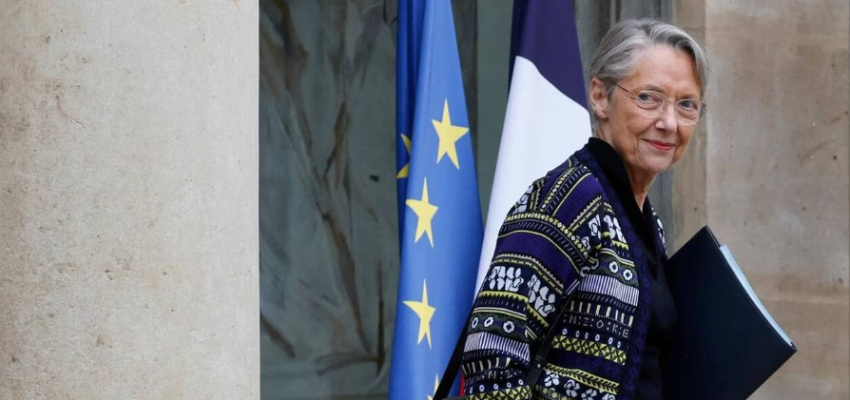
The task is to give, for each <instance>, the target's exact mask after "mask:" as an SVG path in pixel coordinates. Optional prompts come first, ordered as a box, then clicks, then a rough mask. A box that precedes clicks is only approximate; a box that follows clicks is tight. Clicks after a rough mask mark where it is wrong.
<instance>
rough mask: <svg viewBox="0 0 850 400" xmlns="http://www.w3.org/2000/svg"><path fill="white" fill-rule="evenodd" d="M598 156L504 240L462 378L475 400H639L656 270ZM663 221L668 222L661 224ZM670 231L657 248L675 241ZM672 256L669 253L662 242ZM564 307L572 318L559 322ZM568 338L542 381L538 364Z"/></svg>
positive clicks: (547, 188) (506, 230) (536, 191)
mask: <svg viewBox="0 0 850 400" xmlns="http://www.w3.org/2000/svg"><path fill="white" fill-rule="evenodd" d="M625 215H626V214H625V211H624V210H623V207H622V205H621V204H620V202H619V201H618V199H617V196H616V193H615V192H614V189H613V186H611V184H610V182H608V181H607V178H606V177H605V175H604V174H603V172H602V171H601V169H600V167H599V164H598V163H597V162H596V161H595V159H594V158H593V156H592V155H591V154H590V152H589V151H588V150H587V146H585V148H583V149H582V150H579V151H578V152H577V153H576V154H574V155H573V156H572V157H570V158H569V159H567V160H566V161H565V162H564V163H563V164H562V165H560V166H559V167H558V168H556V169H554V170H553V171H550V172H549V173H548V174H547V175H546V176H545V177H543V178H541V179H539V180H537V181H535V182H534V183H533V184H532V185H531V186H530V187H529V188H528V190H527V191H526V192H525V194H523V195H522V197H521V198H520V200H519V201H518V202H517V203H516V204H515V205H514V206H513V207H512V208H511V210H510V212H509V213H508V215H507V217H506V219H505V221H504V223H503V224H502V226H501V228H500V230H499V236H498V239H497V243H496V249H495V252H494V255H493V258H492V262H491V264H490V268H489V270H488V273H487V275H486V278H485V280H484V281H483V283H482V287H481V288H480V291H479V293H478V295H477V297H476V300H475V303H474V305H473V310H472V315H471V319H470V322H469V326H468V327H467V332H468V336H467V341H466V344H465V347H464V353H463V362H462V370H463V374H464V379H465V382H464V390H465V392H464V394H465V395H467V396H470V398H471V399H522V400H525V399H532V398H534V399H537V398H543V399H558V400H562V399H563V400H573V399H576V400H632V399H633V397H634V394H635V389H636V384H637V380H638V377H639V372H640V364H641V355H642V354H643V350H644V344H645V340H646V334H647V329H648V326H649V318H650V296H649V289H648V288H649V287H648V286H647V285H648V283H649V282H644V281H643V280H641V277H642V276H648V275H647V272H646V271H647V268H648V267H647V265H646V263H645V261H644V260H645V258H644V254H643V253H642V250H641V248H640V246H630V245H629V244H630V243H638V242H637V241H638V238H637V236H636V234H635V231H634V229H632V227H631V226H630V225H629V222H628V219H627V218H626V216H625ZM656 218H657V217H656ZM657 222H658V227H657V228H659V229H658V232H656V234H657V235H659V236H661V237H660V238H656V239H657V240H656V241H655V242H656V243H663V233H662V232H661V231H660V230H661V229H662V228H661V224H660V221H657ZM662 246H663V244H662ZM560 307H567V311H566V312H565V313H564V317H563V318H562V320H560V321H554V319H555V318H556V317H557V316H558V314H559V313H558V311H559V310H560ZM553 323H554V324H556V329H557V331H556V332H557V333H556V334H555V335H554V338H552V341H553V343H552V348H551V350H550V351H549V354H548V356H547V363H546V365H545V366H544V369H543V371H542V373H541V374H540V377H539V380H538V382H525V381H524V379H525V376H526V373H527V371H528V370H529V367H530V364H529V355H530V354H532V352H533V349H536V348H537V347H539V345H540V344H539V342H540V341H541V340H542V338H544V337H545V336H546V334H547V333H548V331H549V327H550V325H551V324H553Z"/></svg>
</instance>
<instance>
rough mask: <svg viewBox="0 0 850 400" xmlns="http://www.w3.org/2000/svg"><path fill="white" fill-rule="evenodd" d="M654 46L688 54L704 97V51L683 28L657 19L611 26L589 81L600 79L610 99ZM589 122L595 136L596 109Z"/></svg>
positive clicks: (707, 69) (591, 112)
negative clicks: (641, 57) (665, 46)
mask: <svg viewBox="0 0 850 400" xmlns="http://www.w3.org/2000/svg"><path fill="white" fill-rule="evenodd" d="M651 45H668V46H670V47H672V48H674V49H676V50H679V51H685V52H687V53H688V54H689V55H690V56H691V58H692V59H693V61H694V71H695V72H696V75H697V79H699V85H700V95H701V96H703V95H705V91H706V88H707V86H708V75H709V68H708V59H707V58H706V55H705V51H704V50H703V49H702V47H701V46H700V45H699V43H697V41H696V40H694V38H693V37H691V35H688V34H687V33H686V32H685V31H684V30H682V29H681V28H679V27H677V26H674V25H671V24H668V23H665V22H661V21H657V20H654V19H637V20H636V19H629V20H624V21H621V22H618V23H617V24H616V25H614V26H612V27H611V29H610V30H608V33H606V34H605V37H603V38H602V42H601V43H600V44H599V49H598V50H597V51H596V55H595V56H594V57H593V62H591V64H590V78H591V79H593V78H599V80H601V81H602V82H603V83H604V84H605V88H606V90H607V93H608V97H609V98H610V96H611V93H612V92H613V91H614V84H615V83H617V82H618V81H620V80H622V79H625V78H626V77H628V76H629V75H630V74H631V73H632V70H633V69H634V68H635V65H636V64H637V62H638V58H639V56H640V53H641V51H640V50H643V49H645V48H647V47H649V46H651ZM590 122H591V125H592V126H593V130H594V134H595V131H596V128H597V121H596V114H594V113H593V110H590Z"/></svg>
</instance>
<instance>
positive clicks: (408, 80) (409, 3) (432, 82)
mask: <svg viewBox="0 0 850 400" xmlns="http://www.w3.org/2000/svg"><path fill="white" fill-rule="evenodd" d="M418 18H421V19H418ZM417 27H421V30H420V29H417ZM398 32H399V36H398V66H397V67H398V76H397V79H398V87H399V90H398V93H397V96H398V98H397V100H398V102H397V107H398V108H399V110H398V111H397V112H398V115H397V117H398V118H399V121H398V125H399V132H398V135H399V139H398V140H399V142H398V143H399V151H398V154H399V155H400V156H399V157H398V161H399V166H398V176H399V181H400V182H399V183H400V184H399V194H400V199H399V208H400V210H399V211H400V212H399V213H400V215H401V217H400V220H399V223H400V225H402V227H401V229H400V243H401V272H400V275H399V289H398V307H397V310H396V320H395V333H394V336H393V353H392V366H391V370H390V388H389V389H390V390H389V399H390V400H410V399H422V400H426V399H429V398H430V397H431V396H433V394H434V392H435V390H436V386H437V384H438V382H439V380H440V379H442V376H441V374H442V373H443V370H444V369H445V367H446V364H448V361H449V358H450V357H451V353H452V350H454V346H455V344H456V343H457V338H458V335H459V334H460V332H461V329H463V325H464V322H465V321H466V317H467V315H468V313H469V309H470V307H471V305H472V299H473V296H474V294H475V293H474V289H475V287H474V286H475V276H476V273H477V265H478V257H479V255H480V251H481V238H482V224H481V210H480V208H479V200H478V182H477V180H476V178H475V162H474V159H473V154H472V138H471V137H470V133H469V121H468V118H467V114H466V102H465V99H464V94H463V81H462V78H461V72H460V59H459V57H458V51H457V42H456V38H455V29H454V21H453V19H452V8H451V2H450V0H430V1H424V0H399V26H398ZM413 46H418V48H412V47H413ZM413 83H415V84H413ZM411 91H412V92H413V93H411ZM414 93H415V94H414ZM411 99H415V100H414V101H411ZM411 111H412V112H411ZM405 116H406V117H405ZM411 117H412V118H411ZM404 118H408V119H410V120H412V124H410V125H409V127H408V126H406V125H404V122H405V121H404ZM405 130H407V132H405ZM408 154H409V158H408V157H407V156H408ZM405 161H407V162H405ZM402 185H406V188H405V189H403V188H402ZM402 195H403V196H402Z"/></svg>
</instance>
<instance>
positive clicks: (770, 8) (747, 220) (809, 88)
mask: <svg viewBox="0 0 850 400" xmlns="http://www.w3.org/2000/svg"><path fill="white" fill-rule="evenodd" d="M675 3H676V12H675V14H676V17H675V20H676V22H678V23H680V24H681V25H683V26H684V27H686V28H688V30H690V31H691V32H694V33H695V34H696V36H697V37H699V38H700V39H701V40H703V43H704V44H705V46H706V48H707V50H708V53H709V56H710V57H711V62H712V64H713V69H714V74H713V82H712V83H711V85H710V93H709V94H708V97H707V103H708V104H709V107H710V108H709V114H708V117H707V120H706V121H705V123H703V124H702V129H701V132H700V133H698V137H697V139H696V141H695V143H694V146H693V147H692V148H691V149H690V150H689V154H688V156H687V158H688V159H687V160H686V161H685V162H683V163H682V164H681V165H680V166H678V167H677V168H676V170H675V183H674V196H675V197H674V208H675V209H676V211H675V215H676V236H677V240H676V244H677V245H681V244H682V243H683V242H684V241H685V240H687V239H688V238H689V237H690V236H691V235H693V233H694V232H695V231H696V230H697V229H698V228H699V227H700V226H701V225H702V224H705V223H708V224H709V225H710V226H711V227H712V229H713V230H714V231H715V233H716V234H717V236H718V238H719V239H720V240H721V241H723V242H725V243H728V244H729V246H730V248H731V249H732V250H733V252H734V253H735V256H736V259H737V260H738V262H739V263H740V264H741V266H742V268H744V272H745V273H746V274H747V276H748V278H749V280H750V282H751V283H752V284H753V286H754V287H755V290H756V291H757V293H758V294H759V296H760V297H761V299H762V300H763V301H764V303H765V306H766V307H767V308H768V309H769V310H770V311H771V313H772V314H773V316H774V317H775V318H776V320H777V321H778V322H779V323H780V324H781V325H782V326H783V327H784V328H785V329H786V331H787V333H788V334H789V335H790V336H791V338H792V339H793V340H794V341H795V342H796V344H797V347H798V348H799V351H798V354H797V355H795V356H794V357H793V358H792V359H791V361H789V362H788V363H787V364H786V365H785V366H784V367H783V368H782V369H781V370H780V371H779V372H778V373H777V375H775V376H774V377H773V378H772V379H771V380H770V381H769V382H768V383H767V384H766V385H765V386H764V387H762V388H761V389H760V390H759V391H758V392H757V395H756V396H754V398H757V399H846V398H847V397H848V394H850V392H848V374H849V373H850V366H849V365H848V363H850V360H848V356H850V355H848V353H850V347H848V346H850V345H848V343H850V335H848V328H850V327H849V326H848V325H849V324H850V322H848V312H850V306H848V284H850V282H848V263H850V257H848V208H850V204H848V176H849V175H848V170H850V167H849V166H848V142H850V137H849V136H848V69H850V66H848V14H850V7H848V3H847V2H846V1H844V0H817V1H808V2H798V3H794V2H775V1H767V0H760V1H751V2H739V1H731V0H704V1H684V0H677V1H676V2H675Z"/></svg>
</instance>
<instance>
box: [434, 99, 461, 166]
mask: <svg viewBox="0 0 850 400" xmlns="http://www.w3.org/2000/svg"><path fill="white" fill-rule="evenodd" d="M431 122H433V123H434V129H436V130H437V136H439V137H440V146H439V148H438V149H437V163H439V162H440V160H442V159H443V156H444V155H448V156H449V158H450V159H451V160H452V163H454V165H455V168H457V169H460V164H459V163H458V161H457V146H455V144H456V143H457V141H458V140H460V138H461V137H463V135H465V134H466V132H469V128H465V127H462V126H454V125H452V118H451V116H450V115H449V101H448V100H446V101H445V103H443V120H442V121H437V120H435V119H433V120H431Z"/></svg>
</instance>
